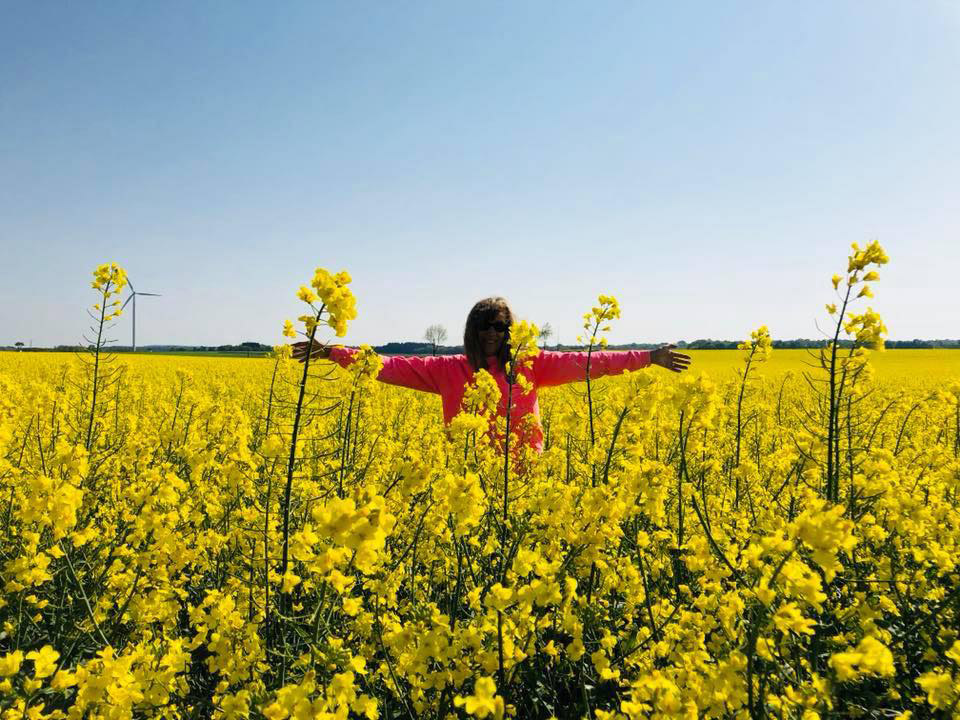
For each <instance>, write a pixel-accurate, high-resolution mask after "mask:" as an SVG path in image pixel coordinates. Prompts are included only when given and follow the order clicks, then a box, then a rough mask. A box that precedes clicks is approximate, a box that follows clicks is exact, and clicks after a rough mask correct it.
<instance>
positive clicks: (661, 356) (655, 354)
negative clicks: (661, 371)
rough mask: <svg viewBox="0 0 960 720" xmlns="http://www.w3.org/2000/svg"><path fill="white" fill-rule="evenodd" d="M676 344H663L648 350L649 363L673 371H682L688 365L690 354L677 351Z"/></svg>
mask: <svg viewBox="0 0 960 720" xmlns="http://www.w3.org/2000/svg"><path fill="white" fill-rule="evenodd" d="M675 347H677V346H676V345H664V346H663V347H658V348H657V349H656V350H651V351H650V363H651V364H652V365H659V366H660V367H663V368H666V369H667V370H672V371H673V372H683V371H684V370H686V369H687V368H689V367H690V356H689V355H686V354H684V353H681V352H677V351H676V350H674V348H675Z"/></svg>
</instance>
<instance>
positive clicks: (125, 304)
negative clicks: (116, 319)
mask: <svg viewBox="0 0 960 720" xmlns="http://www.w3.org/2000/svg"><path fill="white" fill-rule="evenodd" d="M134 294H136V293H134ZM131 300H133V295H130V296H129V297H127V299H126V300H124V301H123V305H121V306H120V309H121V310H123V309H124V308H125V307H126V306H127V304H128V303H129V302H130V301H131Z"/></svg>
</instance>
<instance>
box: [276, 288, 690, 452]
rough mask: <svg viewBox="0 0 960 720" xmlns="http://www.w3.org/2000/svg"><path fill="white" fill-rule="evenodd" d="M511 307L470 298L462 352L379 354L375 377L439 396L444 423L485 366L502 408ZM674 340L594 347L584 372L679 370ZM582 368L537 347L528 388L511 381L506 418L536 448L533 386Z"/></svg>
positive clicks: (582, 357)
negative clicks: (522, 426)
mask: <svg viewBox="0 0 960 720" xmlns="http://www.w3.org/2000/svg"><path fill="white" fill-rule="evenodd" d="M512 322H513V313H511V312H510V307H509V305H507V301H506V300H504V299H503V298H501V297H493V298H487V299H485V300H481V301H479V302H478V303H476V304H475V305H474V306H473V308H472V309H471V310H470V314H469V315H467V323H466V327H465V328H464V331H463V348H464V354H463V355H437V356H432V357H422V356H413V357H401V356H392V357H384V358H383V369H382V370H381V371H380V374H379V375H378V376H377V379H378V380H380V381H382V382H385V383H389V384H391V385H400V386H402V387H407V388H413V389H414V390H422V391H424V392H432V393H437V394H438V395H440V398H441V400H442V402H443V421H444V423H447V424H449V423H450V421H451V420H452V419H453V418H454V416H455V415H456V414H457V413H458V412H460V409H461V403H462V401H463V395H464V392H465V391H466V386H467V384H468V383H470V382H471V381H472V380H473V375H474V373H475V372H476V371H477V370H480V369H481V368H483V369H486V370H487V371H489V373H490V374H491V375H492V376H493V377H494V379H496V381H497V384H498V385H499V386H500V394H501V398H500V407H499V408H498V413H499V414H500V415H505V414H506V403H507V395H508V393H507V376H506V372H505V368H506V364H507V361H508V360H509V359H510V325H511V323H512ZM674 347H675V346H674V345H665V346H664V347H661V348H658V349H656V350H627V351H625V352H609V351H598V350H594V351H593V353H592V355H591V359H590V377H591V378H597V377H601V376H603V375H619V374H620V373H622V372H623V371H625V370H638V369H640V368H644V367H647V366H648V365H651V364H653V365H660V366H661V367H664V368H666V369H667V370H671V371H673V372H682V371H683V370H686V369H687V368H688V367H689V366H690V356H689V355H685V354H683V353H679V352H676V351H675V350H674ZM293 348H294V357H296V358H298V359H299V360H300V361H301V362H303V360H304V359H305V358H306V353H307V343H305V342H300V343H294V345H293ZM356 352H357V350H355V349H353V348H344V347H327V346H322V345H321V346H316V345H315V346H314V350H313V353H312V355H313V357H320V358H327V359H330V360H332V361H334V362H335V363H337V364H338V365H340V366H342V367H347V366H348V365H350V363H351V362H353V356H354V355H355V354H356ZM586 368H587V353H585V352H547V351H543V352H540V353H538V354H537V355H536V356H535V357H534V359H533V362H532V366H531V367H530V370H529V372H526V373H525V374H526V375H527V377H528V378H529V379H530V380H531V381H532V382H533V389H532V390H531V391H530V392H528V393H523V391H522V390H521V388H520V387H519V386H518V385H516V384H515V385H514V386H513V396H512V400H513V402H512V408H511V411H510V415H511V418H512V420H511V424H512V423H513V420H514V419H515V420H516V421H521V418H526V421H527V423H528V426H529V427H530V428H531V431H530V432H529V433H528V434H527V438H526V439H527V442H529V444H530V445H531V446H532V447H533V448H534V449H536V450H537V451H538V452H540V451H542V450H543V431H542V429H541V426H540V407H539V405H538V403H537V389H538V388H542V387H550V386H552V385H562V384H564V383H569V382H576V381H578V380H584V379H585V376H586Z"/></svg>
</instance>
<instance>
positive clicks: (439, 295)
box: [0, 0, 960, 345]
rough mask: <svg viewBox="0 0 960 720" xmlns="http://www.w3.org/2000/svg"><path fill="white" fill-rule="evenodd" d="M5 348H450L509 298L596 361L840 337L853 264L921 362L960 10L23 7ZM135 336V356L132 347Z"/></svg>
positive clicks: (956, 86) (3, 209)
mask: <svg viewBox="0 0 960 720" xmlns="http://www.w3.org/2000/svg"><path fill="white" fill-rule="evenodd" d="M0 11H2V19H0V48H2V52H0V251H2V255H0V267H2V273H3V283H2V287H0V344H9V343H13V342H14V341H16V340H23V341H25V342H27V341H31V340H32V341H33V343H34V344H35V345H49V344H56V343H71V342H77V341H78V340H79V339H80V336H81V332H82V331H83V328H84V326H85V325H86V324H87V323H86V317H85V315H84V311H83V308H84V306H86V305H88V304H89V303H91V302H93V301H94V297H93V291H92V290H90V288H89V281H90V273H91V271H92V270H93V268H94V267H95V266H96V265H97V264H99V263H101V262H109V261H115V262H118V263H120V264H121V265H123V266H124V267H125V268H126V269H127V271H128V272H129V274H130V276H131V278H132V280H133V282H134V284H135V285H136V287H137V289H138V290H143V291H148V292H157V293H163V297H159V298H144V299H142V300H141V301H140V302H139V303H138V308H137V310H138V317H137V321H138V337H137V339H138V343H139V344H149V343H197V344H201V343H202V344H219V343H234V342H241V341H244V340H257V341H262V342H269V343H274V342H279V341H280V340H281V337H280V331H281V328H282V324H283V320H284V319H285V318H293V317H295V316H296V315H297V314H299V307H298V306H299V302H298V301H297V300H296V299H295V293H296V290H297V287H298V286H299V285H300V284H301V283H303V282H306V281H307V280H309V278H310V277H311V276H312V273H313V269H314V268H315V267H317V266H323V267H327V268H329V269H330V270H331V271H336V270H341V269H346V270H348V271H349V272H350V273H351V274H352V275H353V277H354V284H353V289H354V292H355V293H356V295H357V297H358V310H359V317H358V319H357V320H356V321H355V322H354V324H353V325H352V327H351V329H350V332H349V334H348V336H347V337H346V338H345V339H344V342H346V343H348V344H359V343H362V342H370V343H381V342H386V341H389V340H417V339H420V338H421V337H422V335H423V331H424V329H425V328H426V326H427V325H430V324H432V323H441V324H443V325H445V326H446V327H447V328H448V330H449V331H450V337H451V339H450V342H451V344H453V343H456V342H457V341H458V340H459V338H462V332H463V322H464V319H465V317H466V313H467V311H468V310H469V308H470V306H471V305H472V304H473V302H474V301H476V300H477V299H479V298H482V297H485V296H488V295H492V294H500V295H504V296H505V297H507V298H508V299H509V300H510V302H511V304H512V306H513V308H514V310H515V312H516V314H517V315H518V316H520V317H524V318H527V319H530V320H532V321H534V322H537V323H540V324H542V323H544V322H550V323H551V325H552V326H553V327H554V329H555V330H556V331H557V336H555V339H557V338H558V339H559V340H561V341H565V342H572V341H573V340H574V338H575V336H576V334H577V333H578V331H579V325H580V322H581V320H580V318H581V315H582V313H583V312H585V311H587V310H589V308H590V306H591V305H592V304H593V303H594V302H595V299H596V296H597V295H598V294H599V293H607V294H614V295H616V296H617V297H618V298H619V300H620V304H621V308H622V312H623V317H622V319H621V320H620V321H618V322H617V323H616V324H615V327H614V332H612V333H611V334H610V339H611V341H612V342H630V341H669V340H679V339H685V340H693V339H695V338H705V337H712V338H731V339H732V338H739V337H743V336H745V335H746V334H747V333H748V332H749V331H750V330H751V329H752V328H755V327H757V326H758V325H760V324H764V323H765V324H767V325H769V327H770V328H771V331H772V333H773V335H774V337H778V338H790V337H817V336H818V331H817V328H816V325H815V321H816V320H818V319H819V320H820V321H821V323H822V320H823V318H824V317H825V313H824V311H823V306H824V303H826V302H831V301H832V300H833V291H832V288H831V286H830V282H829V278H830V276H831V275H832V274H833V273H834V272H838V271H843V270H844V269H845V266H846V255H847V253H848V251H849V244H850V243H851V242H854V241H856V242H860V243H861V244H865V243H866V242H867V241H869V240H870V239H873V238H876V239H879V240H880V242H881V243H882V244H883V245H884V247H885V248H886V249H887V252H888V253H889V255H890V258H891V262H890V265H888V266H887V268H885V269H884V270H883V272H882V273H881V277H882V280H881V282H880V283H878V284H877V285H876V287H875V292H876V298H875V300H873V301H871V303H872V306H873V307H874V308H875V309H876V310H878V311H879V312H880V313H881V314H882V315H883V317H884V319H885V321H886V323H887V326H888V327H889V330H890V337H891V338H893V339H910V338H914V337H924V338H937V337H957V336H960V321H958V311H960V300H958V299H957V295H956V282H957V280H956V275H957V271H958V269H960V232H958V231H960V129H958V128H960V82H958V78H960V2H958V0H928V1H926V0H916V1H912V2H905V1H903V0H890V1H884V0H863V1H862V2H854V1H849V2H835V1H834V0H817V1H812V2H802V3H793V2H767V1H765V0H764V1H762V2H761V1H757V2H722V3H720V2H707V1H706V0H704V1H703V2H679V3H672V2H669V3H668V2H640V1H634V2H621V1H610V2H606V1H604V2H589V3H588V2H556V1H555V0H550V1H549V2H532V1H525V2H520V3H517V2H475V3H466V2H445V1H443V2H435V3H434V2H429V3H428V2H396V3H378V2H314V1H312V0H311V1H309V2H284V3H266V2H263V3H253V2H232V1H231V2H227V1H224V2H202V3H196V2H162V3H131V2H114V3H99V2H83V3H65V2H60V3H57V2H50V3H35V2H29V1H27V0H23V1H22V2H2V4H0ZM129 331H130V327H129V317H128V316H125V317H124V318H122V319H121V320H120V323H119V324H118V326H117V328H116V329H115V334H116V335H117V336H118V337H119V338H120V340H121V341H123V342H129Z"/></svg>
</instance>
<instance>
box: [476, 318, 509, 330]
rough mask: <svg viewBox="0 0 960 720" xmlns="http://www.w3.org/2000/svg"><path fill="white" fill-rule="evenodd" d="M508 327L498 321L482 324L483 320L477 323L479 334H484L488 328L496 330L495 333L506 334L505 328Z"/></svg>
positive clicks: (506, 324)
mask: <svg viewBox="0 0 960 720" xmlns="http://www.w3.org/2000/svg"><path fill="white" fill-rule="evenodd" d="M509 327H510V325H509V324H508V323H502V322H500V321H497V322H484V321H483V320H481V321H480V322H478V323H477V330H479V331H480V332H486V331H487V330H489V329H490V328H493V329H494V330H496V331H497V332H501V333H502V332H506V331H507V328H509Z"/></svg>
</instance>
